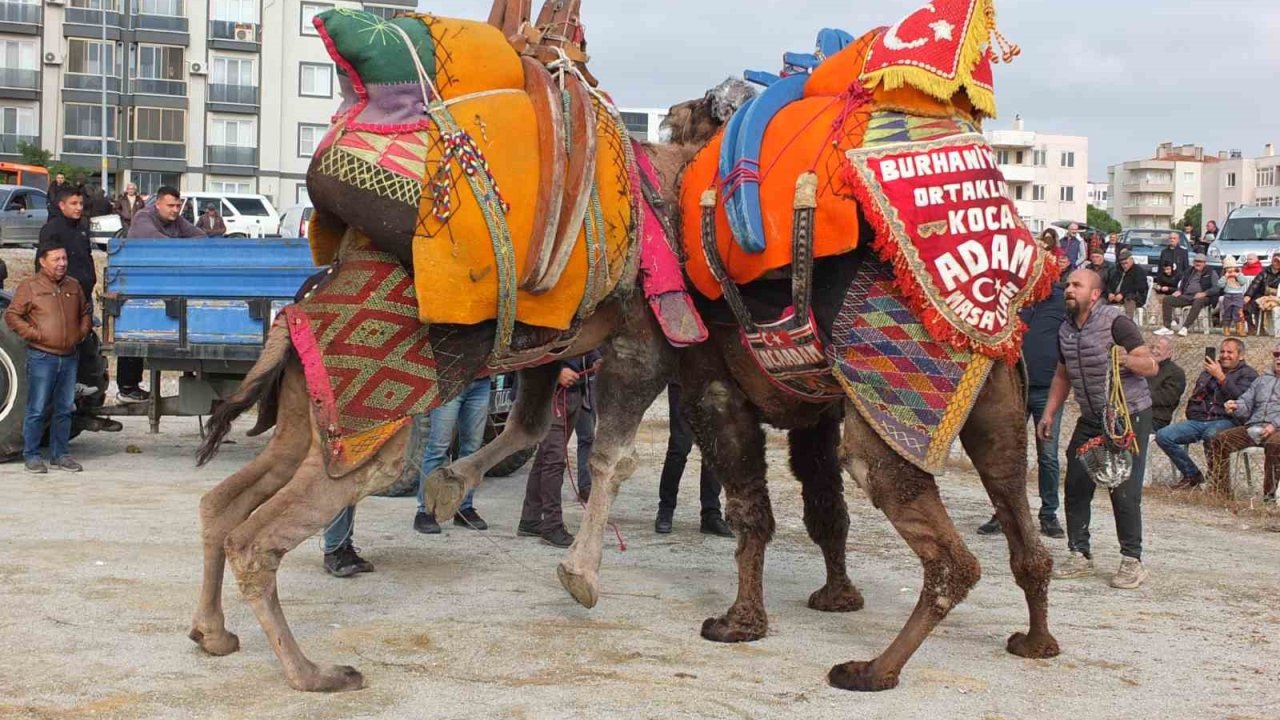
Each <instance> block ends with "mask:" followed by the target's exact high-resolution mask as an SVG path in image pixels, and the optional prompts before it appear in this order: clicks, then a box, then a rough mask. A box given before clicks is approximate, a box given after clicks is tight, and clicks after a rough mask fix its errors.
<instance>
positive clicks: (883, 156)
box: [847, 134, 1057, 361]
mask: <svg viewBox="0 0 1280 720" xmlns="http://www.w3.org/2000/svg"><path fill="white" fill-rule="evenodd" d="M847 156H848V159H849V162H850V166H851V168H850V169H851V171H852V172H851V175H852V177H851V178H850V179H851V180H852V184H853V185H854V188H855V193H856V194H857V195H858V199H859V201H860V203H861V205H862V208H863V210H864V211H865V212H866V213H867V217H868V219H869V220H871V223H872V225H873V226H874V227H875V228H876V230H877V232H876V238H875V241H874V245H875V249H876V252H877V253H878V254H879V255H880V257H881V259H883V260H884V261H885V262H889V263H892V264H893V266H894V271H895V273H896V276H897V278H896V282H897V284H898V286H899V288H900V289H901V290H902V291H903V293H904V294H905V295H906V297H907V298H908V299H909V301H910V302H911V303H913V305H912V309H913V310H915V311H916V312H917V313H919V316H920V318H921V320H922V321H923V322H924V324H925V326H926V327H927V328H929V330H930V332H931V333H932V334H933V337H934V338H935V339H938V340H949V341H951V342H952V343H953V344H954V345H955V346H956V347H959V348H963V349H969V350H974V351H976V352H980V353H982V354H984V355H988V356H991V357H997V358H1004V359H1008V360H1010V361H1013V360H1016V359H1017V356H1018V353H1019V352H1020V350H1021V338H1022V331H1023V326H1022V323H1021V321H1019V319H1018V316H1017V315H1018V311H1019V310H1020V309H1021V308H1022V307H1023V306H1025V305H1027V304H1028V303H1032V302H1036V301H1038V300H1040V299H1042V298H1044V297H1045V296H1046V295H1048V293H1049V291H1050V289H1051V284H1052V282H1053V280H1054V279H1055V278H1056V276H1057V268H1056V265H1053V263H1052V256H1051V255H1050V254H1049V253H1047V252H1045V251H1044V250H1042V249H1041V248H1039V246H1038V245H1037V244H1036V242H1035V239H1034V238H1033V237H1032V236H1031V233H1030V232H1029V231H1028V230H1027V228H1026V226H1025V225H1023V223H1022V221H1021V220H1020V219H1019V218H1018V213H1017V208H1016V207H1015V206H1014V204H1013V201H1011V200H1010V199H1009V197H1008V185H1007V184H1006V183H1005V180H1004V176H1003V175H1001V173H1000V170H999V169H998V168H997V166H996V157H995V152H994V151H993V150H992V149H991V147H990V146H989V145H987V142H986V140H985V139H984V138H983V137H982V136H981V135H977V134H965V135H956V136H953V137H950V138H946V139H943V140H936V141H932V142H924V143H900V144H896V145H886V146H881V147H878V148H874V149H866V150H851V151H849V153H848V154H847Z"/></svg>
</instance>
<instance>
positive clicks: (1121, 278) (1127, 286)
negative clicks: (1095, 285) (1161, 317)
mask: <svg viewBox="0 0 1280 720" xmlns="http://www.w3.org/2000/svg"><path fill="white" fill-rule="evenodd" d="M1116 259H1117V260H1118V261H1119V265H1117V266H1116V267H1113V268H1111V273H1110V275H1108V276H1106V277H1105V278H1104V279H1103V280H1104V283H1105V284H1106V289H1107V292H1106V295H1107V304H1108V305H1122V306H1124V314H1125V315H1126V316H1127V317H1128V318H1129V319H1130V320H1132V319H1133V316H1134V314H1136V313H1137V312H1138V308H1140V307H1142V306H1143V305H1146V304H1147V292H1148V289H1149V288H1150V285H1148V284H1147V270H1146V268H1142V267H1138V264H1137V263H1136V262H1134V260H1133V253H1132V252H1129V251H1128V250H1121V251H1120V253H1119V254H1118V255H1117V256H1116Z"/></svg>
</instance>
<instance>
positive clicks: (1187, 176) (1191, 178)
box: [1182, 172, 1196, 183]
mask: <svg viewBox="0 0 1280 720" xmlns="http://www.w3.org/2000/svg"><path fill="white" fill-rule="evenodd" d="M1195 181H1196V174H1195V173H1193V172H1184V173H1182V182H1184V183H1193V182H1195Z"/></svg>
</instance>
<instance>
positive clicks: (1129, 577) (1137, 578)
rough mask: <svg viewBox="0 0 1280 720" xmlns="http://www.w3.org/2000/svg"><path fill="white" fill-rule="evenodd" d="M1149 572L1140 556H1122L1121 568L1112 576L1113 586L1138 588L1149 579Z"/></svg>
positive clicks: (1121, 588)
mask: <svg viewBox="0 0 1280 720" xmlns="http://www.w3.org/2000/svg"><path fill="white" fill-rule="evenodd" d="M1148 575H1149V573H1148V572H1147V568H1146V567H1144V566H1143V565H1142V561H1141V560H1139V559H1138V558H1131V557H1125V558H1120V569H1119V570H1117V571H1116V574H1115V575H1114V576H1112V578H1111V587H1113V588H1118V589H1120V590H1136V589H1138V587H1139V586H1141V585H1142V583H1144V582H1146V581H1147V577H1148Z"/></svg>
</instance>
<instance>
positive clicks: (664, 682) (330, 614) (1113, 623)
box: [0, 407, 1280, 720]
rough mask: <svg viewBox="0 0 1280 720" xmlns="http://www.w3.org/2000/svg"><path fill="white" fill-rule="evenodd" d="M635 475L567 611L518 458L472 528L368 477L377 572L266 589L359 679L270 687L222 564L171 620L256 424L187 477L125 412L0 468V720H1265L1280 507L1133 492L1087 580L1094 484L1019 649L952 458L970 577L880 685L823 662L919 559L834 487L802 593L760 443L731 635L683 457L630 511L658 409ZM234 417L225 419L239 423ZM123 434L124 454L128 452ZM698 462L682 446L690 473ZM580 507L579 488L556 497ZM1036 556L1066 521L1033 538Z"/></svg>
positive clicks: (793, 513)
mask: <svg viewBox="0 0 1280 720" xmlns="http://www.w3.org/2000/svg"><path fill="white" fill-rule="evenodd" d="M651 417H652V418H653V420H652V422H651V423H649V425H647V427H646V430H645V432H644V433H643V434H642V438H641V441H642V442H641V443H640V444H639V447H638V452H639V453H640V456H641V460H642V462H641V464H640V468H641V469H640V471H639V472H638V473H637V475H636V477H634V478H633V479H632V480H631V481H630V482H629V483H627V484H626V485H625V486H624V487H623V489H622V492H621V493H620V496H619V500H618V503H617V512H616V515H615V517H616V519H617V520H618V523H619V526H620V529H621V531H622V533H623V536H624V537H625V538H626V541H627V549H626V551H625V552H620V551H619V549H618V548H617V545H616V541H612V540H611V541H610V542H609V544H608V547H607V550H606V555H605V563H606V565H605V569H604V573H603V585H604V587H603V590H604V594H603V597H602V598H601V602H600V604H599V605H598V606H597V607H596V608H595V609H594V610H585V609H583V608H581V607H579V606H578V605H576V604H575V603H574V602H573V601H572V600H571V599H570V598H569V596H568V595H567V594H565V593H564V592H563V591H562V590H561V589H560V587H559V585H558V583H557V582H556V580H555V575H554V565H555V562H556V561H557V560H558V559H559V557H560V553H559V551H555V550H552V549H550V548H547V547H545V546H542V545H540V544H538V542H537V541H536V540H535V539H528V538H517V537H515V525H516V521H517V519H518V514H519V503H520V501H521V499H522V496H523V487H524V483H523V478H524V474H523V473H520V474H518V475H516V476H514V477H512V478H508V479H498V480H494V481H491V482H489V483H487V484H486V485H485V486H484V487H483V488H482V489H481V491H480V493H479V496H478V499H477V508H478V510H479V511H480V512H481V514H482V515H483V516H484V517H485V518H486V519H488V520H489V522H490V523H491V529H490V530H489V531H487V532H484V533H477V532H475V531H471V530H466V529H460V528H454V527H452V526H449V527H447V528H446V531H445V534H444V535H442V536H422V535H418V534H416V533H414V532H413V531H412V530H411V529H410V522H411V520H412V516H413V510H414V507H413V501H412V499H391V498H370V499H369V500H367V501H365V502H364V503H363V504H362V505H361V506H360V511H359V514H358V522H357V528H356V541H357V543H358V544H359V546H360V547H361V548H362V550H363V553H364V554H365V556H366V557H367V558H368V559H370V560H371V561H373V562H374V563H375V564H376V565H377V571H376V572H375V573H373V574H369V575H362V576H358V577H356V578H353V579H347V580H337V579H334V578H330V577H329V576H327V575H326V574H325V573H324V572H323V570H322V569H321V556H320V551H319V549H318V547H317V543H316V541H315V540H310V541H308V542H306V543H304V544H303V546H302V547H300V548H299V549H298V550H297V551H296V552H294V553H292V554H291V555H289V556H288V557H287V558H286V560H285V562H284V565H283V568H282V571H281V583H280V585H281V594H282V597H283V598H284V604H285V609H286V612H287V613H288V614H289V619H290V620H291V621H292V623H293V627H294V629H295V631H296V632H297V635H298V637H299V639H300V642H301V643H302V644H303V646H304V648H305V649H306V650H307V651H308V652H309V653H310V655H311V657H312V658H313V659H314V660H317V661H321V662H341V663H348V664H352V665H356V666H357V667H359V668H360V669H361V670H362V671H363V672H364V673H365V678H366V682H367V684H368V687H367V688H366V689H365V690H362V691H360V692H356V693H349V694H344V695H337V696H320V695H307V694H303V693H298V692H295V691H293V690H290V689H289V688H288V687H287V686H286V685H285V684H284V680H283V675H282V673H281V671H280V669H279V666H278V665H277V663H276V661H275V658H274V656H273V655H272V654H271V652H270V649H269V648H268V647H267V644H266V642H265V639H264V636H263V635H262V633H261V632H260V630H259V629H258V625H257V623H256V622H255V620H254V619H253V616H252V614H251V613H250V612H249V610H248V609H247V607H246V606H245V605H244V604H243V603H242V602H241V601H240V600H239V598H238V597H237V593H236V590H235V589H234V585H232V586H231V587H229V588H228V589H227V591H226V593H225V594H226V600H227V615H228V626H229V627H230V628H231V629H232V630H233V631H235V632H238V633H239V634H240V636H241V640H242V650H241V652H239V653H237V654H235V655H232V656H230V657H226V658H213V657H208V656H205V655H203V654H202V653H201V652H200V651H198V650H197V649H196V647H195V646H194V645H193V644H192V643H191V642H190V641H189V640H187V638H186V632H187V629H188V623H189V618H190V613H191V611H192V609H193V606H194V602H195V595H196V589H197V583H198V579H199V574H200V549H199V545H198V542H197V522H196V507H197V502H198V499H199V497H200V495H201V493H203V492H204V491H205V490H207V489H208V488H210V487H211V486H212V485H213V484H214V483H216V482H218V481H219V480H220V479H222V478H223V477H224V476H225V475H227V474H229V473H230V472H232V471H233V470H234V469H235V468H237V467H238V466H239V465H241V464H242V463H244V462H245V461H247V460H248V459H249V458H250V457H251V456H252V455H253V454H254V453H255V452H256V451H257V450H259V449H260V448H261V447H262V445H263V440H262V439H261V438H258V439H246V438H245V437H244V436H243V435H242V434H240V433H235V434H234V435H233V438H234V439H235V440H236V443H237V444H234V445H228V446H226V447H225V448H224V450H223V452H222V454H221V455H220V456H219V457H218V459H217V460H216V461H215V462H213V463H212V464H211V465H210V466H209V467H207V468H204V469H201V470H196V469H194V467H193V463H192V455H193V452H194V449H195V447H196V445H197V443H198V440H199V438H198V434H197V431H196V424H195V421H194V420H192V419H173V420H166V422H165V423H164V425H163V427H162V434H160V435H149V434H147V432H146V422H145V420H144V419H135V420H127V421H126V430H125V432H124V433H123V435H107V434H90V435H86V436H83V437H82V438H80V439H78V440H76V441H75V442H74V444H73V448H74V451H75V454H76V455H77V457H78V458H79V459H80V460H81V461H82V462H84V464H85V466H86V471H85V472H84V473H83V474H81V475H67V474H54V475H48V476H42V477H38V476H31V475H26V474H23V473H22V472H21V470H20V468H19V466H17V465H12V464H11V465H4V466H0V480H2V481H3V484H4V489H5V496H6V499H5V502H4V503H3V505H2V506H0V544H3V547H4V548H5V550H6V556H7V557H6V560H5V562H3V563H0V579H2V580H3V582H0V642H2V643H3V647H4V648H5V650H6V651H5V656H6V657H7V658H8V659H9V662H7V663H5V665H7V666H8V667H9V670H8V671H5V672H4V673H3V674H0V718H39V719H51V718H86V717H94V718H142V717H160V718H242V717H254V718H256V717H307V718H356V717H358V718H409V717H413V718H417V717H440V718H463V717H467V718H474V717H504V718H522V719H523V718H530V719H532V718H556V719H562V718H577V717H593V718H600V717H605V718H614V717H616V718H623V717H625V718H673V717H680V718H724V717H743V718H774V717H803V718H842V719H844V718H861V717H868V718H870V717H876V718H913V719H914V718H920V717H935V718H982V719H986V720H993V719H996V718H1056V717H1064V718H1065V717H1071V718H1111V717H1130V718H1134V717H1162V718H1209V717H1213V718H1237V719H1243V718H1258V719H1261V718H1277V717H1280V691H1278V690H1280V685H1278V684H1277V683H1280V663H1277V662H1276V657H1277V655H1276V652H1277V647H1280V607H1277V605H1276V603H1277V598H1280V562H1278V558H1280V533H1278V532H1276V529H1277V527H1278V526H1280V523H1277V515H1276V514H1275V512H1274V511H1272V512H1271V514H1269V515H1267V514H1262V513H1260V512H1256V511H1254V512H1251V511H1248V510H1244V511H1240V514H1233V513H1232V512H1229V511H1227V510H1224V509H1221V508H1206V507H1201V506H1197V505H1192V504H1187V503H1186V502H1184V501H1182V500H1181V499H1179V498H1174V497H1171V496H1170V495H1169V494H1168V493H1163V494H1161V493H1154V495H1155V497H1153V498H1152V499H1151V500H1150V501H1149V502H1148V503H1147V507H1146V546H1147V562H1148V565H1149V567H1150V569H1151V571H1152V579H1151V581H1150V584H1149V585H1147V586H1146V587H1144V588H1142V589H1141V590H1139V591H1136V592H1121V591H1116V590H1112V589H1110V588H1109V587H1108V586H1107V585H1106V576H1107V575H1108V574H1109V573H1110V572H1112V571H1113V570H1114V569H1115V566H1116V564H1117V562H1118V553H1117V547H1116V543H1115V535H1114V529H1113V525H1112V523H1111V522H1110V520H1109V511H1108V507H1107V503H1106V500H1105V499H1101V496H1100V500H1099V502H1098V503H1097V505H1096V506H1095V513H1096V517H1095V522H1094V532H1095V548H1096V553H1097V559H1098V561H1099V568H1098V572H1097V575H1096V576H1095V577H1092V578H1089V579H1086V580H1078V581H1070V582H1061V583H1055V584H1054V586H1053V590H1052V601H1051V602H1052V607H1051V612H1052V616H1051V617H1052V627H1053V629H1054V631H1055V632H1056V634H1057V637H1058V639H1059V641H1060V642H1061V644H1062V648H1063V654H1062V656H1061V657H1059V658H1057V659H1053V660H1045V661H1028V660H1021V659H1018V658H1015V657H1013V656H1011V655H1008V654H1006V653H1005V651H1004V649H1003V648H1004V640H1005V638H1006V636H1007V635H1008V634H1009V633H1011V632H1013V631H1015V630H1021V629H1024V628H1025V624H1026V610H1025V605H1024V604H1023V601H1022V596H1021V593H1020V592H1019V591H1018V589H1017V587H1016V586H1015V585H1014V583H1013V581H1012V578H1011V575H1010V572H1009V569H1008V564H1007V554H1006V549H1005V546H1004V543H1003V541H1002V540H999V539H992V538H983V537H979V536H977V535H975V534H974V533H973V528H974V527H976V526H977V525H978V524H979V523H981V522H982V521H983V520H984V519H985V518H986V517H987V516H988V514H989V512H990V507H989V505H988V503H987V500H986V498H985V495H984V494H983V492H982V490H981V487H980V486H979V484H978V482H977V479H976V477H975V476H973V474H972V473H971V472H967V471H965V470H963V469H957V470H954V471H952V472H951V473H949V474H948V476H947V477H946V478H944V479H943V480H942V482H941V486H942V491H943V495H944V497H945V498H946V500H947V502H948V505H949V507H950V508H951V511H952V513H953V516H954V518H955V520H956V523H957V525H958V526H959V527H960V528H961V529H962V531H963V532H964V534H965V536H966V538H967V540H968V542H969V544H970V547H971V548H972V549H973V550H974V552H975V553H976V554H977V555H978V557H979V558H980V559H981V561H982V565H983V569H984V577H983V581H982V583H981V584H979V586H978V587H977V588H975V589H974V591H973V592H972V593H971V594H970V596H969V599H968V601H967V602H965V603H964V604H963V605H961V606H960V607H959V608H958V609H957V610H956V611H955V612H953V613H952V614H951V616H950V617H949V618H948V619H947V620H946V622H945V623H944V624H943V625H942V626H941V627H940V628H939V629H938V630H937V631H936V632H935V633H934V634H933V636H932V637H931V638H930V639H929V640H928V641H927V642H926V643H925V645H924V646H923V647H922V649H921V650H920V652H919V653H917V655H916V657H915V659H914V660H913V661H912V662H911V663H910V664H909V665H908V666H907V668H906V670H905V672H904V674H903V677H902V684H901V686H900V687H899V688H898V689H897V690H894V691H890V692H885V693H880V694H874V695H864V694H854V693H848V692H843V691H839V690H833V689H831V688H830V687H828V686H827V685H826V683H825V682H824V677H825V673H826V671H827V670H828V668H829V667H830V666H831V665H832V664H834V663H837V662H842V661H845V660H850V659H867V658H870V657H872V656H874V655H875V654H876V653H877V652H878V651H879V650H880V649H882V648H883V647H884V646H885V645H886V644H887V643H888V642H889V641H890V640H891V638H892V637H893V634H894V633H895V632H896V631H897V630H898V628H899V627H900V626H901V625H902V623H903V622H904V620H905V619H906V617H907V615H908V614H909V613H910V611H911V608H912V606H913V605H914V603H915V598H916V593H917V591H918V589H919V585H920V575H919V570H918V565H917V563H916V561H915V558H914V556H913V555H912V554H911V553H910V551H909V550H908V549H907V548H906V547H905V546H904V544H903V543H902V542H901V540H900V539H899V538H898V537H897V535H896V534H895V533H894V532H893V530H892V528H891V527H890V526H889V525H888V523H887V522H886V521H885V519H884V518H883V516H881V515H880V513H879V512H877V511H876V510H875V509H874V508H872V507H871V506H870V503H868V502H867V501H866V499H865V498H864V497H863V496H862V495H861V493H860V492H859V491H857V490H851V491H850V492H849V493H848V497H849V502H850V510H851V513H852V515H853V529H852V532H851V535H850V539H849V545H850V571H851V575H852V576H853V578H854V581H855V582H856V583H857V584H858V586H859V587H860V589H861V590H862V592H863V593H864V595H865V596H866V600H867V606H866V608H865V609H864V610H862V611H861V612H858V613H854V614H850V615H827V614H822V613H817V612H814V611H811V610H809V609H807V608H806V607H805V600H806V598H807V597H808V594H809V593H810V592H811V591H812V590H814V589H816V588H817V587H818V586H819V585H821V583H822V579H823V571H822V561H821V556H820V555H819V553H818V552H817V550H816V548H814V547H813V546H812V545H811V544H810V542H809V540H808V538H807V536H806V534H805V531H804V527H803V524H802V522H801V517H800V502H799V496H798V492H797V490H798V485H797V484H796V483H795V482H794V481H793V480H792V479H791V478H790V475H789V473H788V471H787V470H786V464H785V461H784V456H783V455H782V452H783V448H782V442H781V438H780V437H778V436H771V441H770V468H771V470H770V477H771V480H772V481H773V484H772V487H771V492H772V494H773V502H774V510H775V513H776V514H777V517H778V531H777V535H776V537H775V539H774V542H773V544H772V545H771V546H770V550H769V554H768V559H767V562H766V600H767V604H768V609H769V612H770V620H771V629H770V634H769V636H768V637H767V638H765V639H764V640H762V641H760V642H756V643H751V644H747V645H734V646H725V645H716V644H713V643H709V642H706V641H704V640H702V639H700V638H699V637H698V628H699V626H700V625H701V622H702V620H703V619H704V618H706V617H709V616H712V615H717V614H719V613H721V612H722V611H724V609H726V608H727V607H728V605H729V604H730V603H731V602H732V599H733V595H734V592H735V587H736V585H735V583H736V576H735V569H734V563H733V547H734V546H733V544H732V542H730V541H725V540H720V539H714V538H710V537H704V536H702V535H700V534H699V533H698V528H697V510H696V497H697V490H696V485H695V484H694V480H693V478H695V477H696V472H694V471H693V470H692V469H691V471H690V472H688V473H687V474H686V476H687V478H688V481H687V482H686V484H685V487H684V489H683V494H682V500H683V504H682V505H681V507H680V509H679V511H678V513H677V518H676V532H675V533H673V534H672V535H668V536H657V535H654V534H653V532H652V522H653V516H654V512H655V508H656V505H657V475H658V470H659V467H660V465H661V459H662V453H663V451H664V449H665V430H664V429H663V428H662V423H661V422H660V419H661V418H665V410H664V409H662V408H661V407H656V408H655V409H654V411H652V416H651ZM247 426H248V425H247V424H246V425H244V426H243V427H241V430H243V429H244V427H247ZM126 445H132V446H134V448H135V449H136V450H137V451H138V452H136V453H126V452H123V448H125V446H126ZM695 463H696V460H691V465H692V466H693V467H694V468H696V464H695ZM566 515H567V521H568V523H569V525H570V527H571V528H573V527H575V526H576V524H577V521H578V518H579V517H580V512H579V511H578V510H577V509H576V508H568V507H567V509H566ZM1048 542H1049V544H1050V547H1051V549H1052V551H1053V552H1054V555H1055V557H1057V558H1061V557H1063V555H1064V554H1065V546H1064V544H1063V542H1062V541H1048Z"/></svg>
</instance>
